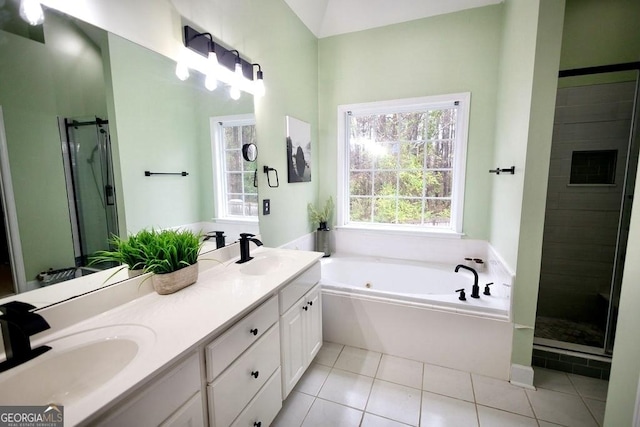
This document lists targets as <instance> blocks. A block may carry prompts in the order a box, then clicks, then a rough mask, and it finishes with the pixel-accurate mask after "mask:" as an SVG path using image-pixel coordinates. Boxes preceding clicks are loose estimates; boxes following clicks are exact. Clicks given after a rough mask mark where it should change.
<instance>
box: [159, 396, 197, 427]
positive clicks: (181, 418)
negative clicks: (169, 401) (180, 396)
mask: <svg viewBox="0 0 640 427" xmlns="http://www.w3.org/2000/svg"><path fill="white" fill-rule="evenodd" d="M202 414H203V412H202V395H201V394H200V392H198V393H196V394H195V395H194V396H193V397H192V398H191V399H189V401H188V402H187V403H185V404H184V405H182V406H181V407H180V408H179V409H178V410H177V411H176V412H175V413H174V414H173V415H171V416H170V417H169V418H168V419H167V420H166V421H165V422H163V423H162V424H160V427H204V417H203V415H202Z"/></svg>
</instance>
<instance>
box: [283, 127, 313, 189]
mask: <svg viewBox="0 0 640 427" xmlns="http://www.w3.org/2000/svg"><path fill="white" fill-rule="evenodd" d="M286 121H287V171H288V177H289V182H310V181H311V125H309V123H307V122H303V121H302V120H298V119H296V118H293V117H290V116H286Z"/></svg>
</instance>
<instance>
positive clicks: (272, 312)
mask: <svg viewBox="0 0 640 427" xmlns="http://www.w3.org/2000/svg"><path fill="white" fill-rule="evenodd" d="M277 321H278V297H277V296H275V297H273V298H271V299H270V300H268V301H267V302H265V303H264V304H262V305H261V306H260V307H258V308H256V309H255V310H253V311H252V312H251V313H250V314H249V315H247V316H246V317H245V318H244V319H242V320H240V321H239V322H238V323H236V324H235V325H234V326H232V327H231V328H230V329H229V330H228V331H226V332H225V333H224V334H222V335H221V336H220V337H219V338H217V339H216V340H215V341H213V342H212V343H211V344H209V345H208V346H207V347H206V349H205V354H206V357H207V359H206V361H207V382H211V381H213V380H214V379H215V378H216V377H217V376H218V375H220V374H221V373H222V371H224V370H225V369H226V368H227V366H229V365H230V364H231V362H233V361H234V360H236V359H237V358H238V356H240V355H241V354H242V352H243V351H245V350H246V349H247V348H249V346H250V345H251V344H253V343H254V342H256V341H257V340H258V339H259V338H260V337H261V336H262V335H264V333H265V332H266V331H267V329H269V328H270V327H271V325H273V324H274V323H276V322H277Z"/></svg>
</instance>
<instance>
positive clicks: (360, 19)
mask: <svg viewBox="0 0 640 427" xmlns="http://www.w3.org/2000/svg"><path fill="white" fill-rule="evenodd" d="M502 1H503V0H285V2H287V4H288V5H289V7H290V8H291V9H292V10H293V11H294V12H295V14H296V15H298V17H299V18H300V19H301V20H302V22H304V24H305V25H306V26H307V27H308V28H309V29H310V30H311V32H313V34H315V35H316V37H318V38H322V37H329V36H333V35H336V34H344V33H351V32H354V31H360V30H366V29H369V28H376V27H383V26H385V25H390V24H397V23H400V22H406V21H412V20H414V19H420V18H426V17H428V16H435V15H442V14H445V13H450V12H456V11H458V10H463V9H472V8H474V7H480V6H486V5H490V4H496V3H501V2H502Z"/></svg>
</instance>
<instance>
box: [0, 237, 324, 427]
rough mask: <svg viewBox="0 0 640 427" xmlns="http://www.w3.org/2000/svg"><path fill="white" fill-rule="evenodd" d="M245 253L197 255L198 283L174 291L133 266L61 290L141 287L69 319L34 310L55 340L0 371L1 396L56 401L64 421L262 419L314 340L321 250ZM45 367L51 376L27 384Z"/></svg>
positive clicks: (110, 294)
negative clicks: (102, 281) (153, 287)
mask: <svg viewBox="0 0 640 427" xmlns="http://www.w3.org/2000/svg"><path fill="white" fill-rule="evenodd" d="M211 254H214V253H213V252H212V253H209V254H205V256H204V257H203V258H205V259H206V258H207V257H210V256H211ZM252 255H254V257H255V258H254V259H253V260H251V261H249V262H247V263H245V264H236V263H235V262H234V261H235V260H234V259H231V260H229V261H225V262H223V263H222V264H218V263H213V262H210V263H208V265H206V266H205V263H206V261H205V260H201V261H200V264H201V265H200V268H201V271H200V276H199V279H198V281H197V283H196V284H194V285H192V286H190V287H188V288H185V289H183V290H181V291H179V292H177V293H175V294H172V295H165V296H161V295H158V294H156V293H154V292H150V291H148V289H147V288H149V284H148V282H150V280H147V281H146V282H145V281H144V278H143V277H141V278H134V279H131V280H128V281H125V282H122V283H120V284H118V285H114V286H112V287H109V288H105V289H103V290H100V291H97V292H95V293H92V294H89V295H87V296H86V297H80V298H77V299H75V300H71V301H68V302H66V303H63V304H76V307H75V308H76V310H80V311H83V310H86V307H84V308H83V304H91V300H92V298H93V299H94V300H95V299H96V298H99V299H100V300H102V301H108V300H109V299H123V297H122V295H118V294H123V293H124V294H126V293H127V292H129V291H127V289H125V288H127V287H129V288H132V289H134V292H133V293H132V294H135V293H136V292H138V293H143V295H141V296H138V297H136V298H132V299H128V300H127V298H124V299H125V300H126V301H121V303H119V304H117V306H115V307H114V308H110V309H108V310H106V311H104V312H100V310H97V312H93V313H91V315H90V316H89V315H88V316H87V317H86V318H85V319H84V320H81V321H79V322H73V324H71V325H69V326H66V327H62V328H58V327H56V325H64V324H65V321H64V320H63V319H61V317H63V316H61V315H60V310H59V307H58V310H57V312H56V306H53V307H51V308H50V309H44V310H41V312H40V313H41V314H42V316H43V317H44V318H45V319H47V320H48V321H49V319H48V315H47V312H48V311H49V314H50V316H49V317H50V319H51V322H50V323H52V330H51V331H50V332H49V333H47V334H40V335H39V336H36V337H35V339H32V341H33V342H34V345H39V344H48V345H50V346H51V347H52V350H50V351H49V352H48V353H47V354H45V355H43V356H40V357H38V358H36V359H34V360H32V361H30V362H27V363H25V364H23V365H21V366H18V367H16V368H13V369H11V370H9V371H7V372H4V373H2V374H0V404H3V405H9V404H18V403H14V402H13V401H14V400H16V399H17V400H16V402H17V401H18V400H20V402H21V404H29V405H46V404H49V403H57V404H59V405H64V416H65V426H71V425H100V426H133V425H135V426H146V425H149V426H156V425H163V426H187V425H188V426H205V425H210V426H215V427H221V426H248V427H252V426H265V427H266V426H268V425H269V424H270V423H271V422H272V421H273V419H274V418H275V416H276V415H277V413H278V411H279V410H280V408H281V406H282V400H283V399H284V398H285V397H286V396H287V394H288V393H289V392H290V391H291V389H292V388H293V386H294V385H295V383H296V382H297V381H298V380H299V378H300V376H301V375H302V373H304V371H305V369H306V368H307V367H308V366H309V364H310V362H311V360H312V359H313V357H314V356H315V354H316V353H317V352H318V350H319V349H320V346H321V345H322V317H321V316H322V314H321V313H322V310H321V304H322V302H321V297H320V292H319V287H318V285H317V283H318V282H319V280H320V264H319V262H318V259H319V258H320V257H321V256H322V254H321V253H316V252H304V251H291V250H283V249H270V248H260V249H257V250H255V251H253V253H252ZM99 292H102V293H103V294H102V295H101V296H97V295H95V294H97V293H99ZM84 298H86V300H85V301H83V299H84ZM68 309H69V307H67V310H66V311H69V310H68ZM103 346H104V347H103ZM94 347H95V348H94ZM52 368H54V369H56V370H57V371H58V372H60V373H61V374H60V375H58V376H59V377H60V378H59V379H58V378H57V377H56V379H55V380H56V381H53V382H52V381H42V383H43V385H42V386H40V385H38V383H34V381H33V380H35V379H36V377H34V375H42V372H45V374H44V375H45V376H46V375H48V374H46V372H48V371H49V370H51V369H52ZM38 370H39V371H38ZM52 375H53V374H52ZM40 379H42V378H40ZM58 380H59V381H58ZM44 383H46V384H44ZM35 389H39V391H38V392H37V393H34V392H33V391H34V390H35ZM9 390H11V391H9ZM33 396H35V397H33ZM25 399H26V400H25ZM29 399H30V400H29Z"/></svg>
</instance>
